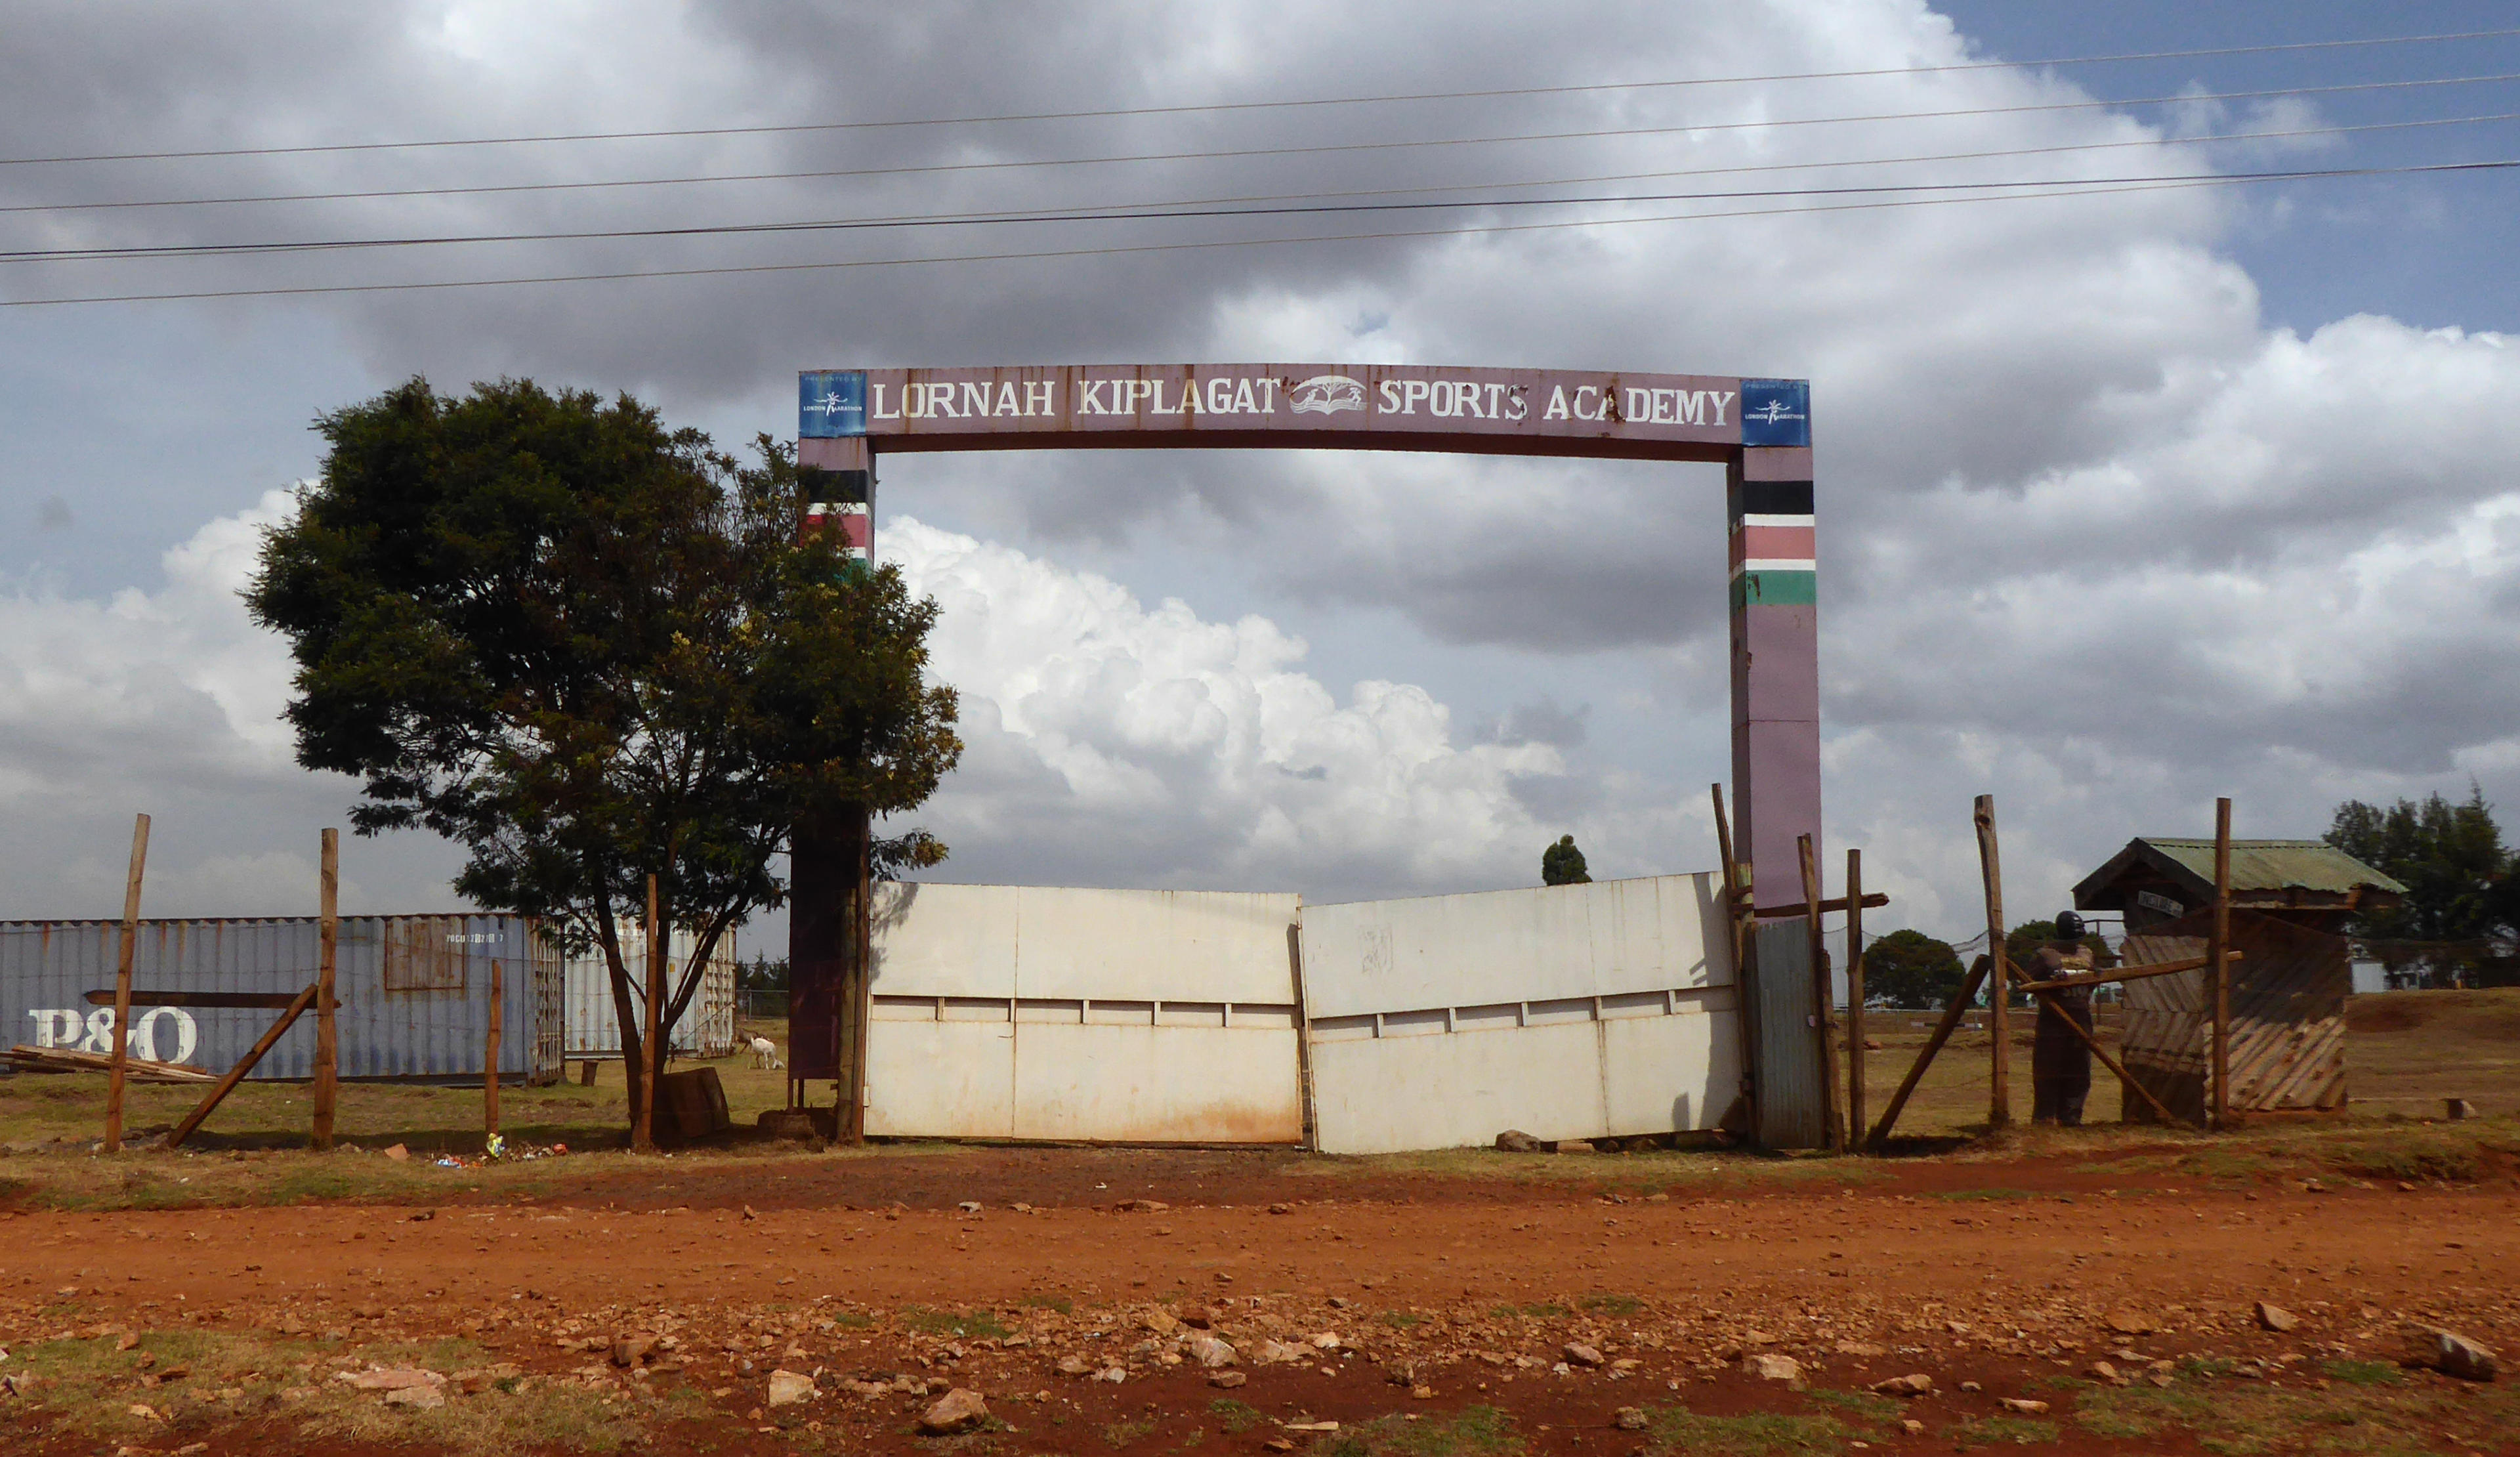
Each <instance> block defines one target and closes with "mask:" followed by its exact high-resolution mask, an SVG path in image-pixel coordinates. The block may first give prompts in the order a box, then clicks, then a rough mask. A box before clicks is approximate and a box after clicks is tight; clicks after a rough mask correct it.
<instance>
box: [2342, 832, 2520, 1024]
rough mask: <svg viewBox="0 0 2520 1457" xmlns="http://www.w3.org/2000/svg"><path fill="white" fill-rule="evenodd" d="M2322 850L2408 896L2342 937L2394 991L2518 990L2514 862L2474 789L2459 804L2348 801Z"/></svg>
mask: <svg viewBox="0 0 2520 1457" xmlns="http://www.w3.org/2000/svg"><path fill="white" fill-rule="evenodd" d="M2326 841H2327V842H2328V843H2329V844H2332V845H2334V846H2336V847H2337V848H2338V849H2340V850H2343V851H2344V852H2345V853H2347V854H2349V855H2352V856H2353V857H2354V858H2355V859H2357V860H2360V861H2362V862H2363V864H2365V865H2368V866H2370V867H2371V868H2372V869H2374V870H2378V871H2381V872H2383V873H2385V874H2387V875H2388V876H2389V877H2390V878H2391V879H2393V880H2396V881H2398V882H2400V883H2401V884H2403V885H2405V886H2406V888H2407V895H2406V901H2405V903H2404V904H2403V905H2400V906H2399V907H2398V908H2397V909H2395V910H2390V911H2378V912H2373V913H2371V914H2367V915H2364V916H2362V917H2359V918H2357V919H2356V921H2355V922H2354V923H2353V925H2352V926H2351V927H2350V928H2349V930H2350V931H2351V932H2352V933H2353V934H2354V935H2355V936H2357V937H2358V938H2359V939H2361V940H2362V941H2363V945H2364V946H2365V948H2366V949H2367V950H2368V951H2369V953H2370V955H2371V956H2372V958H2373V959H2374V960H2376V961H2378V962H2379V963H2380V964H2381V966H2382V967H2384V968H2386V969H2387V970H2388V971H2389V972H2390V973H2391V979H2392V981H2393V982H2397V981H2411V982H2413V983H2415V984H2424V983H2432V984H2450V985H2463V986H2508V985H2514V984H2520V957H2515V956H2514V954H2513V953H2514V949H2515V943H2520V874H2515V873H2514V872H2515V871H2520V864H2515V861H2520V855H2515V854H2514V852H2513V851H2511V850H2509V849H2506V848H2505V847H2504V845H2503V839H2502V828H2501V826H2499V825H2498V824H2496V823H2495V820H2494V806H2493V805H2491V804H2489V803H2487V802H2486V799H2485V795H2484V793H2483V792H2482V791H2481V790H2479V789H2478V788H2477V787H2476V786H2474V785H2470V786H2469V787H2468V793H2467V798H2466V799H2465V800H2463V801H2461V802H2458V803H2453V802H2451V801H2450V800H2449V799H2446V798H2444V797H2442V796H2441V795H2439V794H2434V795H2430V796H2427V797H2425V798H2423V799H2421V800H2415V799H2400V800H2399V801H2398V802H2397V803H2395V804H2392V805H2389V806H2387V807H2386V808H2383V807H2382V806H2380V805H2377V804H2366V803H2364V802H2363V801H2362V800H2360V799H2348V800H2346V801H2345V802H2344V803H2342V804H2339V805H2337V806H2336V813H2335V815H2334V817H2333V818H2331V819H2330V821H2329V822H2328V827H2327V835H2326Z"/></svg>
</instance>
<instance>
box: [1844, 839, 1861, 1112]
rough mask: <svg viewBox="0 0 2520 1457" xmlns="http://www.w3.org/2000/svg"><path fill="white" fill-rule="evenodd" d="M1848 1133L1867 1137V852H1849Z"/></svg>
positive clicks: (1847, 868)
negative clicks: (1865, 891) (1865, 873)
mask: <svg viewBox="0 0 2520 1457" xmlns="http://www.w3.org/2000/svg"><path fill="white" fill-rule="evenodd" d="M1846 1132H1847V1136H1848V1137H1850V1138H1862V1137H1863V1136H1864V852H1863V851H1862V850H1856V849H1850V850H1848V851H1847V852H1846Z"/></svg>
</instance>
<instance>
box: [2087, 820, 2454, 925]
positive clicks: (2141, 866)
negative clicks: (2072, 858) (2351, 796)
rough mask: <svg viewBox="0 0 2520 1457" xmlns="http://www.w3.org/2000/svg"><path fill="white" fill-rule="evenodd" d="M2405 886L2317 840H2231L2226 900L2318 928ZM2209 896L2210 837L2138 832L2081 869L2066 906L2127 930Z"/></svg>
mask: <svg viewBox="0 0 2520 1457" xmlns="http://www.w3.org/2000/svg"><path fill="white" fill-rule="evenodd" d="M2406 893H2407V888H2406V887H2405V886H2402V885H2400V884H2399V883H2398V882H2396V881H2394V880H2391V879H2390V878H2389V877H2388V876H2386V875H2383V874H2382V873H2381V872H2379V871H2377V870H2374V869H2372V868H2371V867H2370V866H2368V865H2365V864H2363V862H2362V861H2360V860H2357V859H2355V858H2354V857H2353V856H2352V855H2349V854H2347V853H2345V852H2344V851H2343V850H2340V849H2338V848H2337V847H2336V846H2334V845H2332V844H2328V843H2326V842H2323V841H2318V840H2234V841H2232V842H2231V904H2232V905H2234V906H2238V907H2245V908H2247V909H2249V910H2253V911H2260V912H2263V913H2265V914H2267V915H2271V916H2279V917H2281V918H2283V919H2284V920H2287V921H2291V922H2294V923H2296V924H2299V925H2302V926H2308V927H2312V928H2314V929H2316V930H2319V931H2327V932H2338V931H2342V930H2343V928H2344V925H2345V923H2346V922H2347V921H2348V920H2350V919H2351V918H2353V917H2355V916H2358V915H2361V914H2363V913H2364V912H2366V911H2375V910H2387V909H2389V908H2391V907H2393V906H2396V905H2397V904H2399V903H2400V902H2401V901H2402V900H2403V899H2404V898H2405V896H2406ZM2213 903H2214V842H2213V841H2212V840H2211V839H2205V840H2184V839H2165V838H2160V837H2154V836H2144V837H2139V838H2138V839H2135V840H2130V841H2128V842H2127V846H2126V848H2125V849H2122V850H2120V851H2118V852H2117V854H2115V855H2114V856H2111V857H2110V859H2109V862H2108V863H2107V864H2106V865H2103V866H2101V867H2100V868H2099V869H2097V870H2094V871H2093V872H2092V873H2091V874H2090V875H2088V876H2085V877H2084V878H2083V881H2082V883H2081V884H2080V885H2077V886H2076V887H2075V888H2074V908H2075V909H2076V910H2083V911H2116V912H2118V913H2120V914H2121V915H2123V916H2124V917H2125V918H2126V929H2127V930H2128V931H2129V932H2139V931H2142V930H2143V929H2144V928H2146V927H2149V926H2155V925H2158V924H2160V923H2161V922H2164V921H2175V920H2177V919H2178V918H2180V917H2181V916H2183V915H2186V914H2188V913H2189V912H2191V911H2194V910H2197V909H2199V908H2201V907H2204V906H2209V905H2211V904H2213Z"/></svg>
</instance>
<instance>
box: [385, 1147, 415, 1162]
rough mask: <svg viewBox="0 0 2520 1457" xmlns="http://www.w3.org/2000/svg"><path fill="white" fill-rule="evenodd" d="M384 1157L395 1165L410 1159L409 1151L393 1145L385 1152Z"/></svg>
mask: <svg viewBox="0 0 2520 1457" xmlns="http://www.w3.org/2000/svg"><path fill="white" fill-rule="evenodd" d="M385 1157H386V1158H388V1159H391V1160H392V1161H395V1162H396V1163H400V1162H403V1161H405V1160H408V1159H409V1158H411V1150H409V1149H407V1148H404V1147H403V1146H402V1145H401V1144H394V1145H392V1146H390V1147H388V1148H387V1149H386V1150H385Z"/></svg>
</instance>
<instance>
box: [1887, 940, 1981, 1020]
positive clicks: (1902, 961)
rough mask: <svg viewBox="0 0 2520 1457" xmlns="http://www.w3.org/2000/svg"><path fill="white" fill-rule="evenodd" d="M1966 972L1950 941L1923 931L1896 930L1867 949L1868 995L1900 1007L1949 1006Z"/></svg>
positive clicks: (1956, 994) (1957, 992)
mask: <svg viewBox="0 0 2520 1457" xmlns="http://www.w3.org/2000/svg"><path fill="white" fill-rule="evenodd" d="M1965 978H1966V973H1965V971H1964V970H1963V969H1962V968H1961V966H1960V957H1959V953H1958V952H1957V951H1955V950H1953V949H1952V944H1951V942H1949V941H1938V940H1936V939H1934V938H1933V937H1932V936H1929V935H1927V934H1925V933H1923V932H1921V931H1894V932H1892V933H1889V934H1888V935H1885V936H1883V937H1882V938H1881V939H1879V940H1877V941H1874V942H1873V943H1872V944H1871V945H1869V946H1867V947H1865V948H1864V994H1865V997H1866V999H1867V1000H1869V999H1871V998H1873V997H1879V998H1881V999H1883V1000H1884V1001H1887V1002H1889V1003H1890V1004H1891V1005H1893V1006H1898V1007H1930V1006H1933V1005H1935V1004H1937V1003H1941V1004H1944V1005H1948V1004H1949V1003H1950V1002H1951V999H1952V998H1954V997H1956V996H1958V995H1959V991H1960V982H1961V981H1962V980H1963V979H1965Z"/></svg>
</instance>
